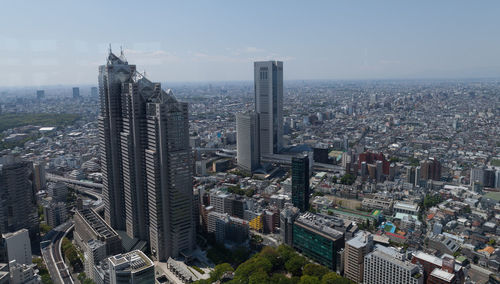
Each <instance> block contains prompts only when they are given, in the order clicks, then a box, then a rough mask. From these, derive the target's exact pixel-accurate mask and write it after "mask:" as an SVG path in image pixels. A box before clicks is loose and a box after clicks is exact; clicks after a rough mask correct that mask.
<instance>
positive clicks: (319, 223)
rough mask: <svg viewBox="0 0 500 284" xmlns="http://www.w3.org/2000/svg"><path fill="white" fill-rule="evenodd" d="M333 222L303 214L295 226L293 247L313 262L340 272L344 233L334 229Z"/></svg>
mask: <svg viewBox="0 0 500 284" xmlns="http://www.w3.org/2000/svg"><path fill="white" fill-rule="evenodd" d="M330 223H331V222H330V221H329V220H328V219H327V218H325V217H323V216H321V215H316V214H312V213H310V212H307V213H304V214H301V215H300V216H299V217H297V219H296V220H295V222H294V224H293V239H292V242H293V247H294V248H295V249H297V250H298V251H299V252H301V253H302V254H304V255H305V256H307V257H309V258H311V259H312V260H314V261H316V262H318V263H320V264H322V265H324V266H326V267H328V268H329V269H331V270H334V271H338V270H339V268H340V262H341V261H340V253H339V252H340V251H341V250H342V249H343V248H344V233H343V232H341V231H338V230H336V229H333V228H332V227H331V224H330Z"/></svg>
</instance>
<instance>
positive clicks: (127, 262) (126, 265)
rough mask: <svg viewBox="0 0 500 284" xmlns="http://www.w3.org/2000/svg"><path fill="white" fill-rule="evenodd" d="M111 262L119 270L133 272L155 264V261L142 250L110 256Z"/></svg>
mask: <svg viewBox="0 0 500 284" xmlns="http://www.w3.org/2000/svg"><path fill="white" fill-rule="evenodd" d="M109 262H110V263H111V265H112V266H114V267H116V268H117V270H122V271H123V270H130V271H131V272H136V271H140V270H144V269H146V268H149V267H152V266H153V261H151V259H149V258H148V257H147V256H146V255H145V254H144V253H143V252H142V251H140V250H134V251H131V252H128V253H124V254H117V255H115V256H112V257H110V258H109Z"/></svg>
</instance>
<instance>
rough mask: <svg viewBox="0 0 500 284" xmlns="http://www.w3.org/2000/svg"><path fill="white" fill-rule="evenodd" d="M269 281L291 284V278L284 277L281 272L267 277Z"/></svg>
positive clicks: (274, 283) (278, 283) (277, 283)
mask: <svg viewBox="0 0 500 284" xmlns="http://www.w3.org/2000/svg"><path fill="white" fill-rule="evenodd" d="M269 282H271V283H273V284H292V279H290V278H288V277H286V276H285V275H283V274H281V273H274V274H273V275H272V276H271V279H269Z"/></svg>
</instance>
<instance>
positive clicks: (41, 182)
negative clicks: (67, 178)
mask: <svg viewBox="0 0 500 284" xmlns="http://www.w3.org/2000/svg"><path fill="white" fill-rule="evenodd" d="M45 175H46V174H45V163H44V162H38V163H33V182H34V185H35V191H40V190H43V189H45V185H46V183H47V181H46V178H45Z"/></svg>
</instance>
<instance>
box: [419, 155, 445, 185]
mask: <svg viewBox="0 0 500 284" xmlns="http://www.w3.org/2000/svg"><path fill="white" fill-rule="evenodd" d="M420 168H421V172H420V178H421V179H423V180H430V179H432V180H437V181H439V180H441V163H440V162H439V161H438V160H437V159H436V158H430V159H428V160H425V161H422V162H420Z"/></svg>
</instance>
